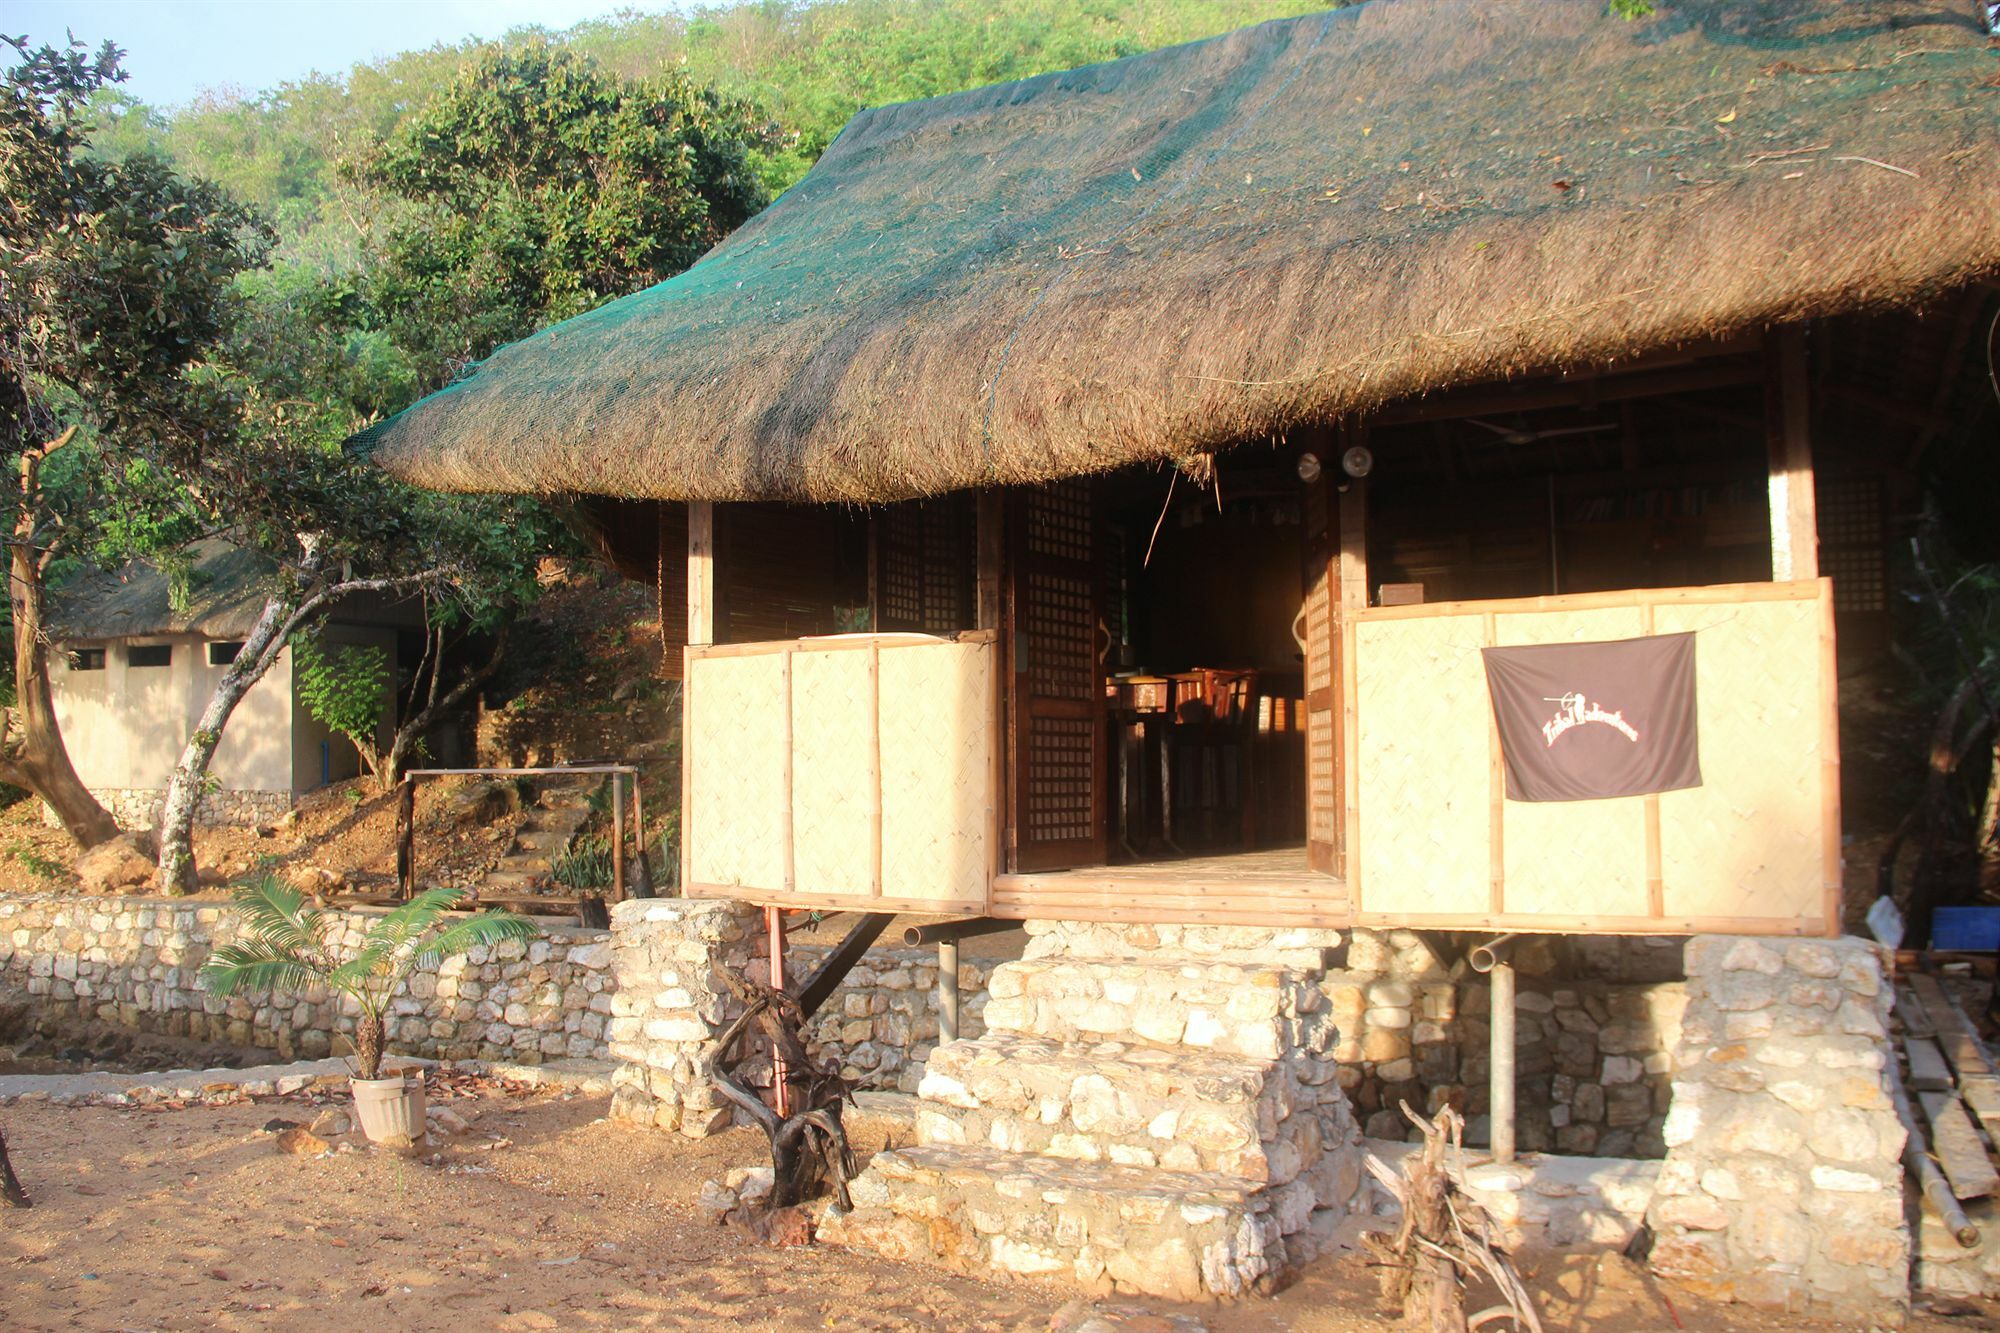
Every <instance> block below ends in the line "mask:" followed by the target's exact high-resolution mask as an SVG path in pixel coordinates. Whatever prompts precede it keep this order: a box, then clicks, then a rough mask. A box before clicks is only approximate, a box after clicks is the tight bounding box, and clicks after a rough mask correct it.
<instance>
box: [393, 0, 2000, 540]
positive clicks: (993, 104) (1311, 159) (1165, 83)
mask: <svg viewBox="0 0 2000 1333" xmlns="http://www.w3.org/2000/svg"><path fill="white" fill-rule="evenodd" d="M1604 10H1605V6H1604V4H1603V3H1602V0H1573V2H1572V0H1514V2H1513V3H1507V2H1505V0H1502V2H1498V3H1481V4H1473V3H1446V2H1444V0H1378V3H1374V4H1369V5H1363V6H1356V7H1353V8H1349V9H1344V10H1339V11H1336V12H1333V13H1328V14H1322V15H1314V16H1310V17H1306V18H1300V19H1292V20H1286V21H1282V22H1276V23H1267V24H1263V25H1261V26H1258V27H1255V28H1248V29H1244V30H1242V31H1240V32H1235V33H1230V34H1227V35H1225V36H1223V37H1219V38H1215V39H1213V40H1210V41H1206V42H1200V43H1195V44H1192V45H1189V46H1182V47H1176V48H1173V49H1171V50H1167V51H1161V52H1156V53H1154V54H1151V55H1146V56H1140V57H1136V58H1133V59H1129V60H1123V61H1118V62H1115V63H1112V64H1105V65H1098V66H1092V67H1089V68H1085V69H1080V70H1074V71H1069V72H1066V73H1061V74H1053V75H1047V76H1043V77H1040V78H1035V79H1029V80H1026V81H1023V82H1020V83H1014V84H1005V85H1000V86H996V87H992V88H985V89H980V90H977V91H974V92H968V93H962V94H957V95H954V96H950V97H942V98H936V99H933V100H930V101H925V102H917V103H910V104H906V105H902V106H892V107H886V108H882V109H880V110H874V111H868V112H864V113H863V114H861V115H859V116H857V117H855V119H854V120H853V122H851V123H850V124H849V125H848V127H847V129H846V130H845V132H843V134H842V135H841V137H840V139H839V140H838V141H837V142H836V143H835V144H834V145H833V147H832V148H831V149H830V150H829V151H828V152H827V154H826V156H825V157H824V158H823V159H822V160H821V162H820V163H819V164H818V165H817V166H816V167H815V168H814V169H813V171H812V172H811V173H810V174H809V175H808V176H807V177H806V178H805V179H804V180H803V181H802V182H800V184H799V185H797V186H796V187H794V188H793V189H792V190H791V191H789V192H788V193H787V194H785V196H784V197H783V198H781V199H780V200H779V201H778V202H777V203H775V204H774V205H773V206H772V207H771V208H770V209H768V210H767V211H766V212H765V213H764V214H762V215H761V216H760V217H758V218H757V219H756V220H755V221H753V222H752V223H751V224H749V225H748V226H746V227H744V228H743V229H742V230H740V231H738V232H737V233H736V234H735V235H733V236H732V237H730V238H729V240H728V241H727V242H725V243H724V244H723V245H722V246H720V247H718V248H717V249H716V250H715V251H714V252H713V253H712V254H711V255H709V256H708V257H707V258H706V259H704V260H703V261H702V262H701V263H700V264H698V265H697V266H695V267H694V268H693V269H691V270H689V271H688V272H687V273H684V274H682V275H681V276H679V277H676V278H674V279H672V280H671V281H669V282H665V283H662V284H660V285H659V286H657V287H653V288H651V289H649V290H647V291H644V292H641V293H638V294H637V295H634V296H631V297H627V298H625V299H623V300H620V301H617V302H614V303H612V304H610V305H607V306H605V307H603V308H602V309H600V310H597V311H594V312H592V313H590V314H587V315H583V316H581V317H579V318H576V319H572V320H569V321H567V322H565V323H563V324H559V325H556V326H555V327H553V328H551V329H548V330H546V331H544V332H542V333H540V334H537V335H535V336H534V337H532V338H529V339H526V340H524V341H522V342H520V343H517V344H514V345H513V346H510V347H507V348H504V349H502V350H501V351H499V352H498V353H496V354H495V355H494V356H493V357H491V358H490V359H489V360H488V361H487V362H486V363H485V364H484V365H483V366H481V367H480V368H479V370H478V372H477V373H476V374H475V375H473V376H472V377H470V378H469V379H467V380H465V381H464V382H462V383H460V384H458V385H456V386H454V387H452V388H450V389H448V390H446V391H444V392H442V393H440V394H437V395H434V396H432V397H431V398H428V399H426V400H424V401H423V402H422V403H419V404H418V405H416V406H415V407H413V408H411V409H410V410H409V411H407V412H405V413H403V414H402V415H400V416H398V417H396V418H394V419H392V420H390V421H388V422H385V423H383V424H382V425H380V426H377V427H375V428H374V429H372V430H370V431H368V432H366V433H365V434H364V435H363V436H362V437H359V438H358V441H357V442H358V443H359V444H360V445H361V446H363V447H369V448H373V449H375V450H376V456H377V457H378V458H379V459H380V460H381V461H382V463H383V464H384V465H385V466H387V467H388V468H390V469H391V470H392V471H395V472H397V473H398V474H400V475H403V476H405V477H408V478H410V479H412V480H415V481H418V482H421V483H424V484H427V485H433V486H439V487H446V488H455V489H468V490H512V491H533V492H546V493H561V492H588V493H596V494H606V495H622V496H635V497H655V498H662V499H679V498H705V499H717V500H735V499H752V498H808V499H821V500H831V499H857V500H858V499H886V498H895V497H902V496H910V495H917V494H927V493H935V492H939V491H944V490H950V489H955V488H961V487H967V486H976V485H982V484H989V483H1000V482H1032V481H1040V480H1046V479H1049V478H1053V477H1057V476H1064V475H1074V474H1077V473H1083V472H1090V471H1096V470H1102V469H1107V468H1111V467H1115V466H1118V465H1121V464H1124V463H1128V462H1132V461H1137V460H1142V459H1160V458H1175V457H1182V456H1185V455H1187V454H1190V453H1193V452H1197V451H1202V450H1209V449H1217V448H1222V447H1226V446H1228V445H1230V444H1233V443H1237V442H1240V441H1243V440H1245V439H1256V438H1260V437H1269V436H1273V435H1278V434H1282V433H1283V432H1285V431H1287V430H1290V429H1294V428H1296V427H1298V426H1300V425H1302V424H1306V423H1317V422H1326V421H1330V420H1333V419H1336V418H1338V417H1341V416H1344V415H1347V414H1351V413H1355V412H1360V411H1365V410H1367V409H1369V408H1371V407H1374V406H1379V405H1380V404H1382V403H1385V402H1388V401H1392V400H1395V399H1398V398H1404V397H1408V396H1412V395H1416V394H1421V393H1424V392H1428V391H1432V390H1436V389H1439V388H1444V387H1447V386H1451V385H1456V384H1464V383H1470V382H1477V381H1483V380H1492V379H1496V378H1499V377H1502V376H1505V375H1508V374H1513V373H1520V372H1526V371H1533V370H1543V369H1548V368H1553V367H1557V366H1563V365H1571V364H1577V363H1582V362H1588V361H1608V360H1613V359H1616V358H1618V357H1621V356H1625V355H1628V354H1631V353H1634V352H1637V351H1642V350H1645V349H1648V348H1653V347H1657V346H1660V345H1663V344H1671V343H1674V342H1679V341H1684V340H1689V339H1693V338H1698V337H1703V336H1708V335H1713V334H1718V333H1725V332H1733V331H1737V330H1741V329H1743V328H1745V327H1750V326H1756V325H1759V324H1763V323H1768V322H1773V321H1778V320H1784V319H1792V318H1798V317H1801V316H1808V315H1817V314H1826V313H1832V312H1835V311H1842V310H1850V309H1857V308H1865V307H1869V306H1874V305H1883V304H1889V303H1904V302H1909V301H1912V300H1916V299H1920V298H1921V297H1923V296H1924V295H1925V294H1927V293H1931V292H1934V291H1937V290H1940V289H1943V288H1946V287H1950V286H1954V285H1957V284H1961V283H1963V282H1965V281H1967V280H1969V279H1972V278H1974V277H1978V276H1982V275H1986V274H1991V273H1994V272H1996V271H2000V51H1996V50H1995V49H1994V48H1993V47H1992V46H1991V45H1990V44H1989V42H1988V41H1987V39H1986V37H1985V36H1984V34H1983V33H1982V32H1981V31H1980V30H1979V27H1978V24H1977V21H1976V19H1975V17H1974V15H1973V7H1972V6H1969V5H1964V4H1958V3H1953V2H1951V0H1936V2H1934V3H1920V2H1919V0H1880V2H1879V3H1871V4H1866V5H1859V4H1847V5H1839V6H1827V5H1823V4H1814V3H1779V2H1778V0H1763V3H1745V2H1743V0H1666V3H1664V4H1663V5H1662V7H1661V13H1660V14H1659V16H1657V17H1655V18H1653V19H1650V20H1643V21H1639V22H1628V21H1625V20H1621V19H1617V18H1612V17H1608V16H1607V15H1606V14H1605V12H1604Z"/></svg>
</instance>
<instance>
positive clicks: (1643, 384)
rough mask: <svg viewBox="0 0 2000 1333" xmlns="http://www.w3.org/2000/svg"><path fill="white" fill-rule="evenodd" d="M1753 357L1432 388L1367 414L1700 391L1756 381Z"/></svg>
mask: <svg viewBox="0 0 2000 1333" xmlns="http://www.w3.org/2000/svg"><path fill="white" fill-rule="evenodd" d="M1758 374H1759V372H1758V369H1757V367H1756V365H1755V363H1750V362H1736V361H1714V362H1707V363H1703V364H1699V365H1692V366H1682V367H1680V368H1678V369H1673V370H1655V371H1639V372H1633V373H1630V374H1607V375H1601V376H1598V377H1596V378H1592V379H1576V380H1556V381H1543V382H1541V383H1535V384H1527V385H1523V386H1521V387H1520V388H1517V389H1506V388H1480V389H1471V390H1467V391H1465V392H1462V393H1440V394H1433V395H1431V396H1429V397H1427V398H1422V399H1418V400H1416V401H1413V402H1406V403H1399V404H1396V405H1395V406H1392V407H1385V408H1383V409H1382V410H1381V411H1380V412H1378V413H1376V414H1375V415H1374V416H1372V417H1370V418H1369V421H1370V424H1371V425H1375V426H1378V427H1379V426H1403V425H1408V424H1409V423H1411V422H1413V421H1452V420H1456V419H1458V418H1461V417H1483V416H1492V415H1496V414H1504V413H1507V412H1534V411H1539V410H1541V409H1543V408H1549V407H1575V406H1579V405H1582V404H1585V403H1589V404H1593V405H1601V404H1606V403H1618V402H1625V401H1627V400H1629V399H1633V398H1657V397H1659V396H1661V395H1663V394H1671V393H1702V392H1706V391H1707V390H1710V389H1732V388H1740V387H1743V386H1745V385H1750V384H1755V383H1757V382H1758Z"/></svg>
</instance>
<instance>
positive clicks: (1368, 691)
mask: <svg viewBox="0 0 2000 1333" xmlns="http://www.w3.org/2000/svg"><path fill="white" fill-rule="evenodd" d="M1682 631H1693V632H1694V633H1695V635H1696V640H1695V645H1696V699H1697V712H1698V726H1699V731H1698V736H1699V744H1700V761H1701V776H1702V783H1701V785H1700V786H1699V787H1695V788H1691V789H1688V790H1683V791H1668V792H1662V793H1656V794H1652V795H1645V796H1628V797H1618V798H1613V799H1608V800H1593V801H1563V802H1550V803H1537V802H1523V801H1510V800H1508V799H1506V792H1505V779H1504V773H1503V767H1502V762H1501V754H1500V747H1499V739H1498V733H1497V730H1496V728H1495V726H1494V723H1493V710H1492V704H1491V701H1490V699H1489V697H1488V693H1487V687H1486V680H1485V676H1484V667H1483V663H1482V659H1481V655H1480V649H1482V648H1486V647H1493V646H1504V645H1512V644H1530V643H1562V642H1571V641H1591V640H1606V639H1626V638H1635V637H1638V636H1641V635H1648V634H1669V633H1678V632H1682ZM1347 642H1348V645H1349V651H1351V652H1352V653H1353V654H1354V668H1355V671H1354V680H1355V685H1354V692H1353V698H1352V699H1351V700H1350V701H1349V706H1350V708H1351V713H1350V716H1351V717H1352V719H1353V722H1354V726H1353V745H1352V749H1351V751H1350V755H1351V767H1350V770H1349V772H1350V774H1351V776H1350V779H1349V785H1348V792H1347V800H1348V801H1349V803H1350V812H1349V813H1350V827H1351V828H1352V829H1354V830H1355V831H1356V833H1357V835H1358V836H1357V839H1356V844H1355V845H1353V846H1351V847H1350V849H1349V864H1348V880H1349V883H1348V890H1349V893H1350V894H1351V895H1352V898H1353V906H1354V911H1355V920H1356V922H1357V923H1358V924H1362V925H1398V926H1416V927H1431V928H1439V929H1499V930H1516V929H1519V930H1547V931H1577V932H1606V933H1619V932H1630V933H1648V932H1650V933H1660V932H1674V933H1680V932H1694V931H1720V932H1743V933H1762V934H1836V933H1838V931H1839V928H1840V784H1839V746H1838V723H1837V715H1836V704H1837V699H1836V681H1835V675H1834V657H1833V607H1832V585H1831V583H1830V582H1828V581H1827V580H1814V581H1808V582H1798V583H1747V584H1731V585H1726V586H1717V587H1705V588H1665V589H1644V590H1632V591H1620V592H1606V593H1588V594H1579V595H1574V596H1563V597H1541V598H1532V599H1525V600H1518V601H1495V602H1457V603H1445V604H1436V605H1429V606H1399V607H1377V608H1371V609H1369V610H1366V611H1363V612H1361V613H1359V614H1358V615H1357V616H1356V617H1355V618H1354V620H1353V623H1352V624H1351V625H1350V626H1349V627H1348V639H1347Z"/></svg>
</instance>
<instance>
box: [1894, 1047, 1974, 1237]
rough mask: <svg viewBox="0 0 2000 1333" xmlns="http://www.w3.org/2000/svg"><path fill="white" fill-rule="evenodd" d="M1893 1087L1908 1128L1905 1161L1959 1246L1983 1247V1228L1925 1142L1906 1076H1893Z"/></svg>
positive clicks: (1901, 1115) (1899, 1113)
mask: <svg viewBox="0 0 2000 1333" xmlns="http://www.w3.org/2000/svg"><path fill="white" fill-rule="evenodd" d="M1889 1091H1890V1093H1891V1094H1892V1095H1893V1096H1894V1097H1895V1099H1896V1116H1897V1118H1898V1119H1900V1120H1901V1121H1902V1122H1903V1129H1904V1130H1905V1131H1906V1133H1905V1135H1904V1138H1903V1165H1904V1166H1906V1167H1908V1168H1909V1171H1910V1174H1911V1175H1913V1176H1915V1177H1916V1178H1917V1184H1918V1185H1919V1186H1921V1187H1922V1189H1923V1192H1924V1198H1925V1199H1927V1200H1929V1202H1930V1205H1931V1207H1932V1208H1935V1209H1936V1210H1937V1215H1938V1218H1939V1219H1940V1220H1941V1221H1942V1222H1943V1223H1944V1225H1945V1229H1946V1230H1948V1231H1950V1232H1951V1234H1952V1238H1953V1239H1954V1240H1956V1241H1957V1242H1958V1244H1959V1248H1961V1249H1966V1250H1976V1249H1978V1248H1979V1228H1978V1227H1976V1226H1974V1225H1972V1219H1971V1218H1969V1217H1967V1216H1966V1215H1965V1209H1963V1208H1961V1207H1959V1204H1958V1199H1957V1198H1956V1197H1954V1196H1953V1194H1952V1192H1951V1185H1950V1184H1949V1183H1948V1182H1947V1181H1946V1180H1945V1178H1944V1173H1943V1172H1942V1171H1939V1170H1938V1168H1937V1163H1936V1162H1933V1161H1932V1160H1931V1156H1930V1151H1929V1149H1928V1148H1927V1146H1926V1145H1925V1143H1924V1131H1923V1128H1922V1127H1921V1126H1920V1125H1918V1124H1917V1113H1916V1112H1915V1111H1913V1110H1911V1109H1910V1098H1909V1096H1908V1094H1906V1093H1905V1092H1904V1091H1903V1080H1902V1079H1900V1078H1892V1079H1890V1080H1889Z"/></svg>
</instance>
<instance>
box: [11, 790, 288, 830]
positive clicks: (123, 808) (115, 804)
mask: <svg viewBox="0 0 2000 1333" xmlns="http://www.w3.org/2000/svg"><path fill="white" fill-rule="evenodd" d="M90 794H91V795H92V796H95V797H96V798H97V800H98V803H99V804H100V805H102V806H103V807H104V808H105V810H106V811H108V812H109V813H110V815H111V817H112V819H114V820H116V821H117V823H118V827H119V828H121V829H126V830H137V829H149V828H156V827H158V825H159V822H160V808H161V807H162V806H164V805H165V804H166V802H167V793H166V789H165V788H164V787H99V788H95V789H93V790H92V791H91V793H90ZM291 808H292V793H290V792H288V791H230V790H218V791H212V792H208V793H206V794H205V795H203V797H202V798H201V803H200V804H199V805H197V806H196V807H195V812H194V822H195V823H197V824H202V825H208V826H211V827H212V826H218V825H220V826H228V827H241V828H252V827H255V826H256V825H259V824H270V823H275V822H276V821H278V820H280V819H282V818H284V816H285V814H286V812H287V811H289V810H290V809H291ZM42 823H43V824H45V825H47V826H48V827H49V828H60V827H61V826H62V821H61V820H59V819H57V818H56V812H55V811H54V810H51V809H50V808H49V807H48V806H47V805H46V804H45V805H43V806H42Z"/></svg>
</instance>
